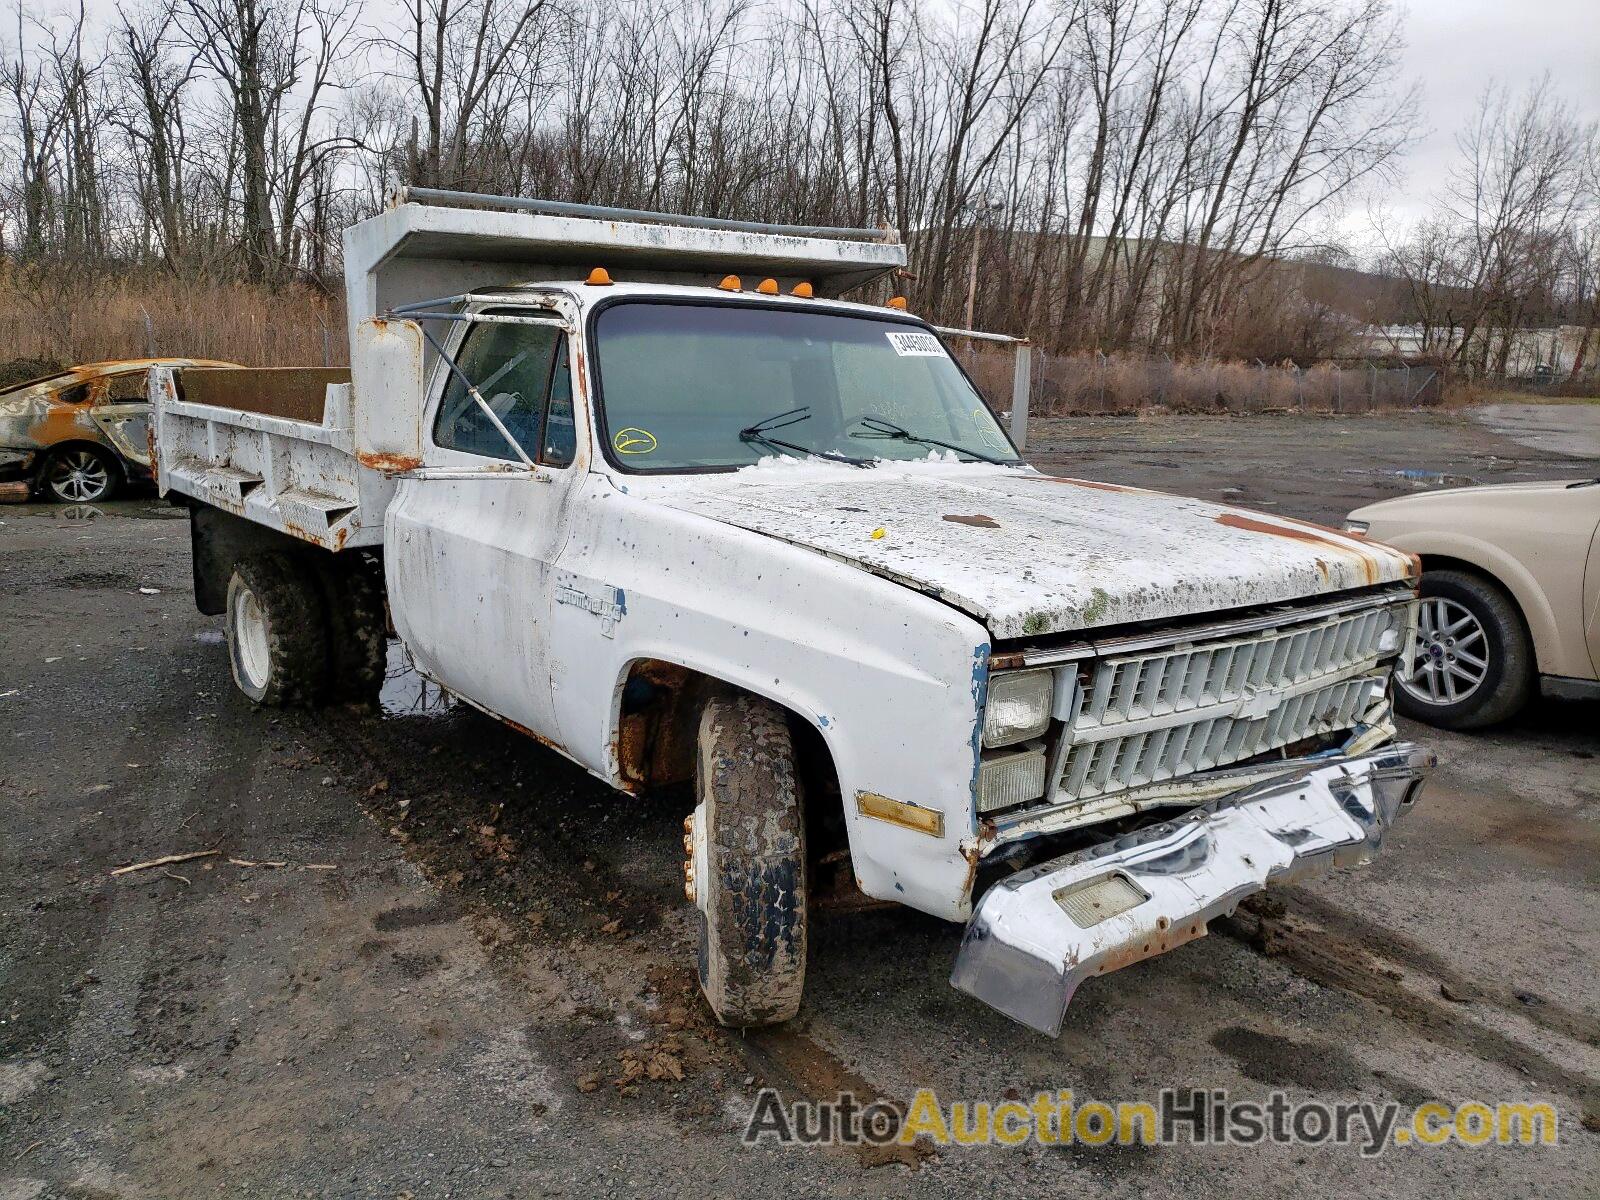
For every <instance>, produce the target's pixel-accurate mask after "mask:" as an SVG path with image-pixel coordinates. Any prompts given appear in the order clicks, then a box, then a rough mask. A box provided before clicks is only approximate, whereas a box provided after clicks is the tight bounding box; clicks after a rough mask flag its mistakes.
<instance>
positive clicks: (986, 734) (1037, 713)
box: [983, 671, 1055, 746]
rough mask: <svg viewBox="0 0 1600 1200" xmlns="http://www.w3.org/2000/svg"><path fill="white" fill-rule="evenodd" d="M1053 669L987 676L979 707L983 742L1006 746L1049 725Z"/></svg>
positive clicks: (1038, 732)
mask: <svg viewBox="0 0 1600 1200" xmlns="http://www.w3.org/2000/svg"><path fill="white" fill-rule="evenodd" d="M1054 680H1055V672H1053V671H1008V672H1006V673H1005V674H1003V675H991V676H990V677H989V698H988V702H987V704H985V705H984V709H983V744H984V745H985V746H1010V745H1012V744H1013V743H1015V742H1020V741H1023V740H1025V739H1027V738H1031V737H1038V736H1039V735H1040V734H1041V733H1043V732H1044V731H1045V730H1046V729H1048V728H1049V727H1050V700H1051V689H1052V686H1053V683H1054Z"/></svg>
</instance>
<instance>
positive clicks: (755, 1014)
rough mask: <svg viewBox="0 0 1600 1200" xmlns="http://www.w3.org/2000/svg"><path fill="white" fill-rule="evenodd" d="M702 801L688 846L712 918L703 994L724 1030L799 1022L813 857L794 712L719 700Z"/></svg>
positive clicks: (744, 699)
mask: <svg viewBox="0 0 1600 1200" xmlns="http://www.w3.org/2000/svg"><path fill="white" fill-rule="evenodd" d="M695 791H696V798H697V801H698V803H697V804H696V807H695V810H694V813H693V814H692V815H691V816H690V817H689V819H688V821H686V822H685V835H686V836H685V842H686V843H687V848H688V850H689V852H690V867H689V870H688V871H687V872H686V875H687V877H688V885H689V886H688V890H689V891H690V893H691V898H692V899H693V900H694V901H695V906H696V909H697V910H698V915H699V918H700V962H699V974H700V990H701V991H702V992H703V993H704V994H705V998H706V1003H707V1004H709V1005H710V1006H711V1011H712V1013H714V1014H715V1016H716V1018H717V1020H718V1021H719V1022H721V1023H722V1024H723V1025H728V1026H733V1027H735V1028H751V1027H755V1026H761V1025H776V1024H779V1023H781V1022H783V1021H787V1020H789V1019H790V1018H791V1017H793V1016H794V1015H795V1014H796V1013H797V1012H799V1011H800V995H801V992H802V991H803V990H804V988H805V976H806V857H805V825H804V821H803V820H802V814H801V809H800V790H799V782H798V774H797V772H796V770H795V751H794V741H793V738H792V736H791V735H790V732H789V724H788V720H787V718H786V717H785V715H784V712H783V710H782V709H780V708H778V707H777V706H776V705H774V704H772V703H770V702H769V701H766V700H762V699H759V698H758V697H755V696H748V695H729V696H719V697H714V698H713V699H712V700H710V701H709V702H708V703H707V704H706V706H705V710H704V712H703V713H702V714H701V718H700V732H699V745H698V753H697V755H696V769H695Z"/></svg>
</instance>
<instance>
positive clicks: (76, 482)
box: [45, 446, 111, 504]
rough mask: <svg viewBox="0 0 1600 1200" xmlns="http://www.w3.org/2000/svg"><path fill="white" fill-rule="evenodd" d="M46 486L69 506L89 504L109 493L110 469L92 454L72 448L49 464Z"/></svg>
mask: <svg viewBox="0 0 1600 1200" xmlns="http://www.w3.org/2000/svg"><path fill="white" fill-rule="evenodd" d="M45 482H46V483H47V484H48V485H49V487H50V490H51V491H52V492H54V493H55V494H56V496H58V497H59V498H61V499H62V500H65V501H67V502H68V503H69V504H88V503H93V502H94V501H96V500H99V499H100V498H101V497H103V496H104V495H105V494H106V492H108V491H110V490H111V469H110V468H109V467H107V466H106V464H105V460H104V459H103V458H101V457H100V455H98V454H96V453H95V452H94V451H93V450H90V449H88V448H87V447H84V446H75V447H73V448H72V449H71V450H64V451H62V452H61V453H59V454H57V455H56V456H55V457H53V458H52V459H51V460H50V468H49V470H48V471H47V472H46V474H45Z"/></svg>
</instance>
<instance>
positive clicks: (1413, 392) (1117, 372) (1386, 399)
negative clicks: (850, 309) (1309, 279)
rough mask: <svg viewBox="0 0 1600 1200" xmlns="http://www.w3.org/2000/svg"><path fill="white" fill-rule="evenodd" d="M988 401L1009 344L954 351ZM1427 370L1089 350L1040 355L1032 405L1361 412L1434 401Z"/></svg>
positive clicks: (1007, 362)
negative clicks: (1003, 348)
mask: <svg viewBox="0 0 1600 1200" xmlns="http://www.w3.org/2000/svg"><path fill="white" fill-rule="evenodd" d="M962 362H963V364H964V365H965V366H966V367H967V370H968V372H969V373H970V374H971V375H972V377H973V379H974V380H975V381H976V382H977V384H978V386H979V388H980V389H982V391H983V393H984V395H985V396H987V397H988V399H989V402H990V404H991V405H993V406H994V407H995V408H997V409H1000V410H1004V409H1007V408H1009V407H1010V406H1011V371H1012V363H1013V356H1012V354H1011V352H1010V351H987V352H982V353H978V354H976V355H974V356H972V357H971V358H970V359H969V358H968V357H966V356H963V358H962ZM1429 375H1430V372H1429V371H1428V369H1426V368H1417V369H1415V370H1413V371H1412V372H1407V371H1405V370H1403V369H1400V370H1381V369H1380V370H1377V371H1373V370H1372V369H1370V368H1369V367H1367V366H1365V365H1361V364H1357V365H1354V366H1338V365H1335V364H1331V363H1323V364H1320V365H1318V366H1315V367H1311V368H1309V369H1307V370H1300V369H1298V368H1296V367H1295V366H1294V365H1293V364H1292V363H1285V364H1281V365H1276V366H1275V365H1271V364H1265V363H1247V362H1238V361H1226V360H1204V361H1175V360H1173V359H1169V358H1166V357H1164V356H1162V357H1144V356H1138V355H1121V354H1113V355H1107V356H1103V357H1102V356H1101V355H1097V354H1075V355H1043V356H1040V357H1038V358H1036V359H1035V367H1034V407H1033V410H1034V411H1035V412H1039V413H1043V414H1050V415H1065V414H1070V413H1110V412H1142V411H1144V410H1147V409H1152V408H1154V409H1160V410H1162V411H1172V412H1219V413H1220V412H1228V413H1252V412H1283V411H1298V410H1307V411H1313V412H1366V411H1369V410H1372V409H1394V408H1409V407H1415V406H1420V405H1428V404H1434V403H1437V397H1438V389H1437V386H1428V380H1429Z"/></svg>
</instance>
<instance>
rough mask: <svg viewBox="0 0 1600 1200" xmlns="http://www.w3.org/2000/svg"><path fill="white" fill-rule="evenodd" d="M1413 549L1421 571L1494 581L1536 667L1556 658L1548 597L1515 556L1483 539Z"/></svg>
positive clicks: (1547, 668) (1546, 667)
mask: <svg viewBox="0 0 1600 1200" xmlns="http://www.w3.org/2000/svg"><path fill="white" fill-rule="evenodd" d="M1408 549H1413V550H1414V552H1415V553H1416V554H1417V556H1418V558H1419V559H1420V560H1421V562H1422V569H1423V570H1424V571H1439V570H1453V571H1462V572H1465V573H1466V574H1469V575H1475V576H1477V577H1478V578H1480V579H1483V580H1485V581H1487V582H1489V583H1492V584H1494V585H1495V586H1496V587H1498V588H1499V589H1500V590H1501V591H1502V592H1504V593H1505V594H1506V595H1507V597H1509V599H1510V600H1511V603H1512V606H1513V607H1514V608H1515V609H1516V611H1517V615H1518V616H1520V617H1521V618H1522V625H1523V628H1524V629H1526V630H1527V631H1528V637H1529V639H1530V640H1531V641H1532V643H1533V657H1534V662H1535V664H1536V667H1537V669H1538V670H1539V671H1540V672H1541V673H1544V674H1549V673H1551V671H1552V670H1553V668H1552V666H1551V664H1552V663H1553V662H1555V661H1558V660H1559V657H1560V653H1561V650H1560V645H1561V635H1560V628H1559V625H1558V623H1557V621H1556V617H1555V613H1554V612H1552V611H1551V608H1550V600H1549V597H1547V596H1546V595H1545V593H1544V589H1543V588H1542V587H1540V586H1539V582H1538V580H1536V579H1535V578H1534V577H1533V575H1532V574H1531V573H1530V572H1529V571H1528V569H1527V568H1526V567H1524V566H1523V565H1522V564H1521V563H1519V562H1517V560H1516V559H1514V558H1512V557H1511V556H1510V555H1508V554H1506V553H1504V552H1503V551H1501V550H1499V549H1497V548H1496V547H1494V546H1489V545H1487V544H1484V543H1472V544H1462V545H1452V546H1447V547H1443V548H1440V549H1418V548H1414V547H1408Z"/></svg>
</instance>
